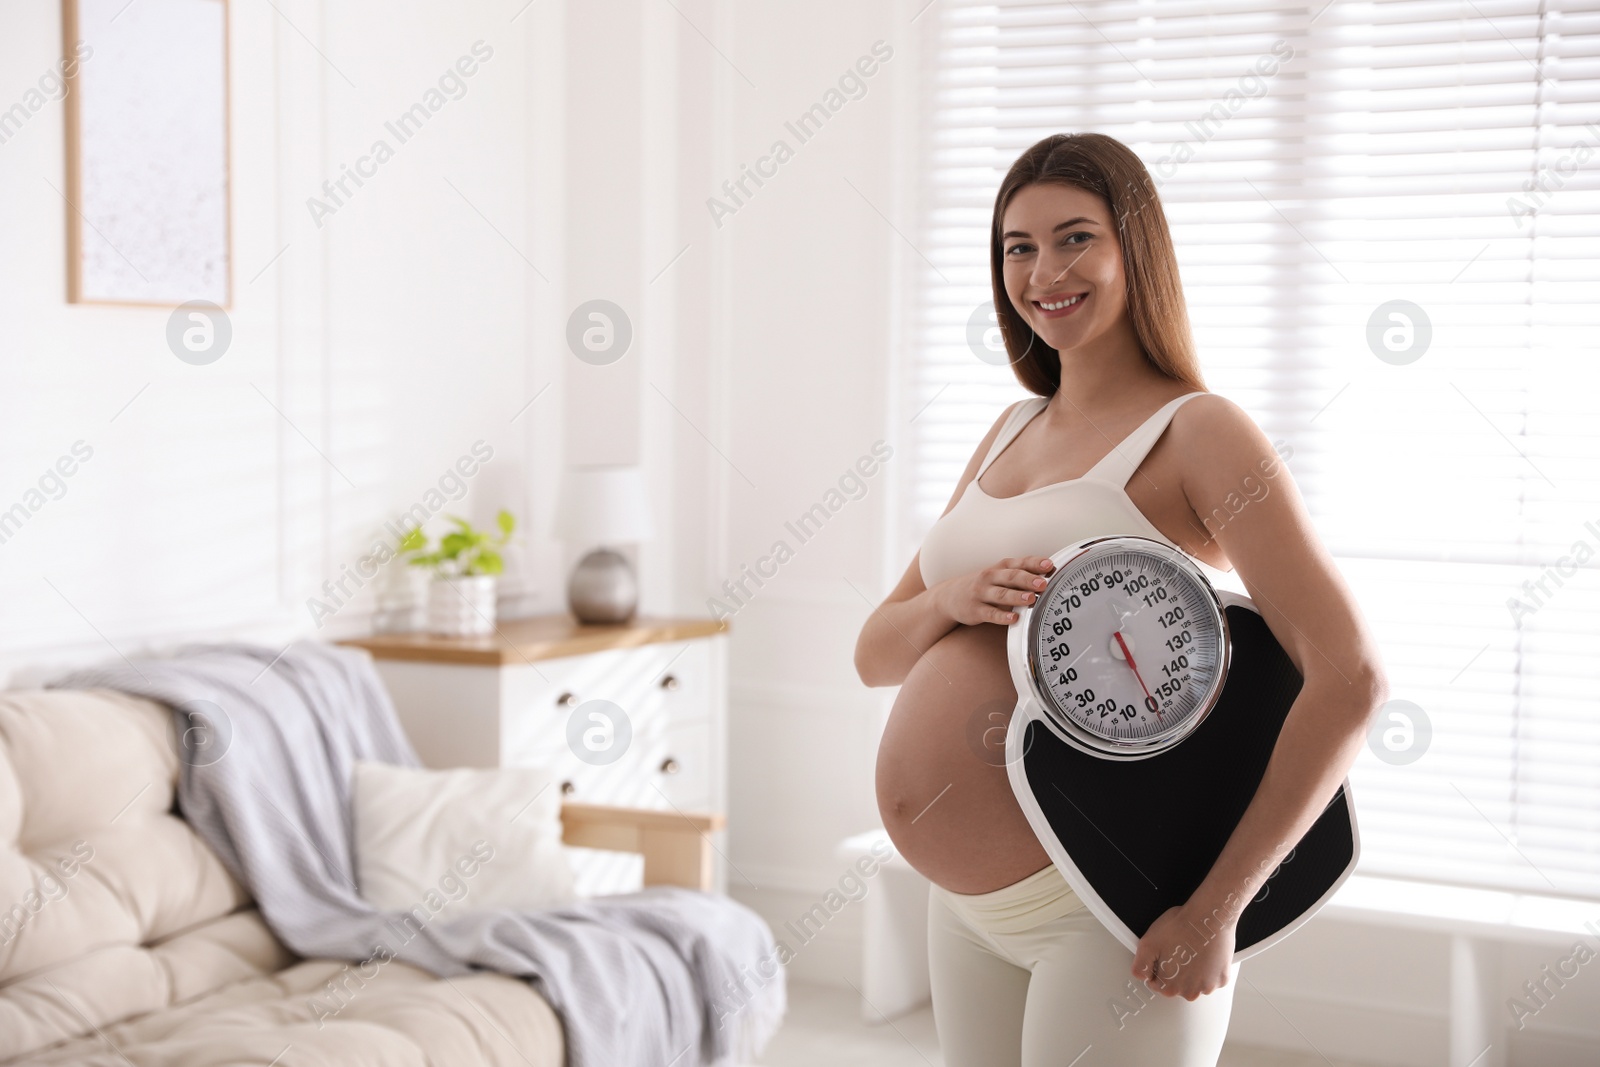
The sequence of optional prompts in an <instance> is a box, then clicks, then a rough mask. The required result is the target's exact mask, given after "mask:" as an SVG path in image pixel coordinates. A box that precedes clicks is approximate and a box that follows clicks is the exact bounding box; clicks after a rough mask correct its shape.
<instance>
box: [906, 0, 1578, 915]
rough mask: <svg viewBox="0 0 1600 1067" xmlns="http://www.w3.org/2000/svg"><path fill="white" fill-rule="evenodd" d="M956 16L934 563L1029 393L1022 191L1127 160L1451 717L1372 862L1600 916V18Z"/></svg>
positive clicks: (1369, 775) (1210, 312)
mask: <svg viewBox="0 0 1600 1067" xmlns="http://www.w3.org/2000/svg"><path fill="white" fill-rule="evenodd" d="M924 19H925V21H924V22H922V23H921V25H922V26H923V30H924V32H925V33H926V34H927V41H926V45H927V50H926V52H925V54H926V55H927V56H928V57H929V62H927V63H926V64H925V65H924V71H923V75H922V77H923V79H924V84H923V86H922V90H921V98H920V99H921V101H922V115H921V119H922V128H921V132H920V140H919V148H918V151H919V153H920V154H919V161H920V171H919V175H920V176H919V178H918V185H917V188H916V190H915V191H914V192H915V196H916V216H917V219H918V226H919V229H918V232H917V233H916V234H913V235H911V236H912V237H913V239H914V240H915V243H916V246H917V248H918V249H919V251H920V253H921V257H923V258H918V257H913V259H912V263H913V265H914V267H915V269H916V271H917V272H918V273H917V282H916V299H917V304H916V306H915V307H914V309H913V312H912V314H913V316H914V321H913V322H912V324H911V330H910V336H911V338H912V339H913V345H912V347H913V356H912V359H911V361H910V364H909V374H910V380H909V381H908V382H907V389H908V391H909V393H910V395H911V397H912V401H911V404H910V408H911V410H913V411H918V412H919V414H917V416H916V418H915V420H914V421H913V423H912V427H913V437H912V448H913V452H914V473H913V483H914V485H913V493H912V499H911V500H910V502H909V508H910V514H909V516H908V520H909V521H908V522H907V523H906V524H905V525H906V526H907V527H908V533H909V534H910V535H911V537H912V540H911V542H910V543H908V544H906V545H903V546H902V549H903V552H904V556H903V558H909V556H910V554H911V552H912V551H914V550H915V547H916V544H917V543H919V542H920V540H921V536H922V534H923V533H924V532H926V530H927V528H928V526H929V525H930V524H931V523H932V522H933V521H934V519H935V518H937V516H938V515H939V513H940V512H941V511H942V510H943V508H944V506H945V504H946V502H947V501H948V499H949V495H950V492H951V491H952V489H953V488H954V486H955V482H956V479H957V477H958V476H959V474H960V472H961V470H962V468H963V466H964V465H965V463H966V461H967V459H968V457H969V456H970V455H971V453H972V449H973V447H974V446H975V445H976V443H977V441H978V439H979V438H980V437H981V436H982V435H983V433H984V432H985V430H987V428H988V427H989V425H990V424H991V423H992V421H993V419H994V418H995V417H996V416H997V415H998V414H999V412H1000V410H1001V408H1002V407H1003V406H1004V405H1005V404H1007V403H1009V402H1010V401H1012V400H1015V399H1017V398H1019V397H1020V396H1022V395H1023V391H1022V389H1021V387H1020V386H1019V385H1018V384H1017V383H1016V380H1015V378H1014V377H1013V376H1012V374H1011V372H1010V370H1009V368H1008V367H1006V366H1005V357H1004V354H1003V352H1002V353H1001V354H1000V355H998V356H996V355H993V354H992V350H988V351H986V349H985V345H984V329H985V326H986V324H987V321H988V320H987V316H988V315H989V314H992V312H991V311H990V309H989V306H988V305H989V283H988V259H987V255H988V223H989V214H990V210H991V207H992V204H993V197H994V191H995V189H996V188H997V187H998V185H999V182H1000V179H1001V177H1002V176H1003V175H1004V172H1005V170H1006V168H1007V167H1009V165H1010V164H1011V162H1012V161H1013V160H1014V159H1015V158H1016V156H1017V155H1018V154H1019V153H1020V152H1021V150H1022V149H1023V148H1025V147H1026V146H1028V145H1029V144H1031V143H1033V142H1034V141H1035V140H1037V139H1038V138H1040V137H1043V136H1045V135H1047V134H1050V133H1055V132H1061V131H1088V130H1095V131H1100V132H1103V133H1107V134H1110V135H1112V136H1114V137H1117V138H1118V139H1120V140H1122V141H1123V142H1124V143H1126V144H1128V145H1129V146H1130V147H1131V148H1132V149H1133V150H1134V151H1135V152H1137V153H1138V154H1139V156H1140V157H1141V158H1142V159H1143V160H1144V161H1145V164H1146V166H1147V167H1149V168H1150V170H1151V172H1152V174H1153V175H1154V176H1155V178H1156V180H1157V182H1158V183H1159V185H1160V190H1161V196H1162V200H1163V203H1164V206H1165V208H1166V211H1167V215H1168V219H1169V221H1170V223H1171V226H1172V231H1173V239H1174V241H1175V243H1176V245H1177V249H1178V255H1179V259H1180V263H1181V267H1182V271H1183V278H1184V282H1185V290H1186V293H1187V297H1188V301H1189V311H1190V315H1191V318H1192V320H1193V322H1194V326H1195V334H1196V341H1197V343H1198V347H1199V350H1200V354H1201V361H1202V366H1203V368H1204V371H1205V374H1206V379H1207V384H1208V385H1209V386H1210V387H1211V388H1212V389H1214V390H1216V391H1217V392H1220V393H1223V394H1225V395H1227V396H1229V397H1230V398H1231V399H1233V400H1234V401H1236V402H1237V403H1239V404H1240V405H1241V406H1243V407H1244V408H1245V409H1246V410H1248V411H1249V412H1250V413H1251V414H1252V415H1253V416H1254V417H1255V419H1256V421H1257V422H1258V423H1259V424H1260V425H1261V427H1262V429H1263V430H1264V431H1265V432H1266V433H1267V436H1268V437H1269V438H1271V439H1273V440H1274V441H1282V442H1285V443H1287V444H1288V445H1289V446H1290V447H1292V449H1293V452H1292V456H1291V458H1290V460H1289V468H1290V470H1291V471H1292V472H1293V475H1294V478H1295V481H1296V483H1297V485H1298V486H1299V487H1300V489H1301V491H1302V493H1303V494H1304V495H1305V497H1306V500H1307V503H1308V505H1309V507H1310V509H1311V512H1312V515H1313V517H1314V519H1315V521H1316V524H1317V527H1318V529H1319V530H1320V532H1321V534H1322V536H1323V538H1324V539H1325V540H1326V542H1327V543H1328V545H1329V547H1330V549H1331V550H1332V551H1333V553H1334V554H1335V556H1336V557H1337V558H1338V560H1339V566H1340V569H1341V571H1342V572H1343V573H1344V575H1345V577H1346V578H1347V579H1348V580H1349V582H1350V583H1351V585H1352V586H1353V587H1354V589H1355V591H1356V594H1357V596H1358V597H1359V599H1360V602H1361V605H1362V608H1363V610H1364V611H1365V613H1366V614H1367V616H1368V619H1369V620H1370V622H1371V624H1372V626H1373V628H1374V630H1375V632H1376V633H1377V635H1378V638H1379V640H1380V642H1381V644H1382V647H1383V650H1384V655H1385V665H1386V667H1387V669H1388V672H1389V676H1390V681H1391V685H1392V690H1393V692H1392V694H1391V695H1392V696H1393V697H1394V698H1395V699H1397V700H1406V701H1410V702H1411V703H1412V704H1414V705H1416V706H1417V707H1418V708H1420V709H1421V710H1420V714H1412V715H1411V716H1410V718H1411V720H1412V729H1414V731H1415V733H1414V736H1413V739H1412V744H1411V747H1410V748H1409V750H1407V751H1404V752H1400V753H1390V754H1389V759H1388V760H1385V759H1380V758H1379V757H1378V756H1377V755H1376V754H1375V752H1373V751H1364V752H1363V753H1362V754H1361V757H1360V759H1359V761H1358V762H1357V765H1356V767H1355V769H1354V770H1353V771H1352V775H1351V777H1352V784H1353V787H1354V792H1355V797H1356V804H1357V810H1358V813H1359V816H1360V819H1361V833H1362V847H1363V857H1362V870H1363V871H1364V872H1366V873H1371V874H1387V875H1394V876H1405V877H1420V878H1426V879H1431V880H1436V881H1443V882H1455V883H1460V884H1467V885H1489V886H1496V887H1501V888H1514V889H1524V890H1528V891H1532V892H1544V893H1560V894H1566V895H1572V896H1579V897H1587V898H1595V899H1600V306H1597V299H1600V2H1597V0H1585V2H1577V0H1570V2H1562V0H1547V2H1545V3H1537V2H1531V0H1517V2H1504V3H1496V2H1492V0H1473V2H1470V3H1468V2H1461V3H1456V2H1443V0H1428V2H1421V0H1396V2H1390V3H1362V2H1358V0H1338V2H1335V3H1332V4H1329V3H1327V2H1326V0H1315V2H1314V3H1308V4H1304V5H1295V4H1287V5H1284V6H1282V7H1273V8H1271V9H1268V8H1267V7H1266V6H1265V5H1260V4H1254V3H1189V2H1184V0H1161V2H1160V3H1159V4H1158V3H1156V2H1155V0H1106V2H1093V0H1079V2H1077V3H1071V4H1051V3H1045V4H1040V3H1027V4H1025V3H1012V2H1000V3H995V2H990V3H983V4H978V3H962V2H961V0H945V2H943V3H941V4H939V5H937V6H935V7H933V8H931V9H929V11H928V14H927V15H926V16H924ZM1395 707H1396V708H1398V706H1395ZM1389 725H1390V726H1391V727H1393V728H1394V729H1395V730H1396V731H1397V733H1396V734H1395V740H1396V742H1397V743H1399V744H1402V745H1403V740H1404V734H1405V732H1406V729H1407V728H1406V726H1405V723H1404V722H1402V721H1401V720H1399V719H1391V720H1390V721H1389ZM1386 751H1387V750H1386ZM1406 757H1415V758H1414V759H1412V760H1411V761H1410V762H1400V760H1402V759H1404V758H1406Z"/></svg>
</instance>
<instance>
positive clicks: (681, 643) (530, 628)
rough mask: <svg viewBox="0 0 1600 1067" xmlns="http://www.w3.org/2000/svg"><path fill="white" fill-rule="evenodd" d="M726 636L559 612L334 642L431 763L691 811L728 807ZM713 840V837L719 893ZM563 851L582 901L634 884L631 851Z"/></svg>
mask: <svg viewBox="0 0 1600 1067" xmlns="http://www.w3.org/2000/svg"><path fill="white" fill-rule="evenodd" d="M727 641H728V638H727V627H726V624H718V623H716V622H713V621H710V620H699V619H651V618H641V619H636V620H635V621H634V622H631V623H628V624H626V625H622V626H585V625H579V624H578V623H576V622H575V621H574V620H573V619H571V618H570V617H569V616H565V615H561V616H540V617H538V618H533V619H513V620H505V621H502V622H501V623H500V626H499V630H498V632H497V633H496V634H495V635H493V636H491V637H487V638H482V639H478V638H472V639H456V638H435V637H431V636H428V635H425V634H394V635H382V636H375V637H370V638H363V639H359V640H355V641H349V642H345V643H346V644H351V645H355V646H358V647H361V648H365V649H367V650H368V651H369V652H371V653H372V655H373V658H374V660H375V662H376V665H377V668H378V673H379V674H380V675H381V676H382V678H383V681H384V684H385V685H386V686H387V688H388V690H389V694H390V697H391V698H392V699H393V701H394V705H395V710H396V711H397V712H398V713H399V715H400V721H401V723H402V725H403V726H404V728H405V731H406V734H407V736H409V737H410V739H411V743H412V745H413V746H414V747H415V748H416V750H417V754H418V756H419V757H421V759H422V762H423V763H424V764H426V765H427V766H429V767H506V766H532V765H540V766H546V767H552V768H554V769H555V771H556V774H557V780H558V781H559V782H560V788H561V790H562V792H563V793H564V794H565V796H566V799H568V800H570V801H574V802H578V801H582V802H587V803H593V804H616V805H623V806H627V807H640V808H656V809H661V810H663V811H665V812H672V811H675V810H676V811H680V812H685V813H688V812H723V811H725V810H726V800H727V727H726V723H727ZM601 702H605V703H601ZM614 709H620V714H618V712H617V711H616V710H614ZM624 735H627V736H626V738H625V740H624ZM724 834H725V831H716V832H715V833H714V834H713V840H712V845H713V847H714V849H715V853H716V855H715V859H714V861H713V864H714V876H713V884H714V887H715V888H716V889H717V890H718V891H720V892H725V891H726V889H727V871H726V866H727V864H726V861H725V860H724V859H723V854H724V853H725V852H726V848H725V846H724V844H723V842H722V841H721V840H719V838H721V837H722V836H724ZM569 855H570V857H571V860H572V864H573V869H574V872H575V874H576V878H577V885H578V891H579V892H580V893H581V894H583V895H585V896H592V895H598V894H602V893H618V892H626V891H629V890H632V889H637V888H639V887H640V885H641V884H642V881H643V861H642V859H641V858H640V857H639V856H637V855H629V854H623V853H615V852H603V851H600V850H593V849H580V848H569Z"/></svg>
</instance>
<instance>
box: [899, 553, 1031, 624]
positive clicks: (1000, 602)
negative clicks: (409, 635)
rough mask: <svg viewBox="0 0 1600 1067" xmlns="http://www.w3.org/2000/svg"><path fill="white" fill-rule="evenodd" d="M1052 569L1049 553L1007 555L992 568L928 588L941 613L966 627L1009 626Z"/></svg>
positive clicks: (947, 580) (1029, 601) (950, 579)
mask: <svg viewBox="0 0 1600 1067" xmlns="http://www.w3.org/2000/svg"><path fill="white" fill-rule="evenodd" d="M1054 570H1055V564H1053V563H1051V562H1050V557H1049V556H1021V557H1007V558H1006V559H1003V560H1001V561H1000V562H999V563H996V564H995V565H994V566H992V567H985V568H984V569H983V570H981V571H974V572H973V573H971V574H962V575H957V576H956V577H954V578H946V579H945V580H944V581H942V582H938V583H936V584H935V585H934V587H933V589H931V590H930V592H931V593H933V599H934V604H935V605H936V606H937V607H938V609H939V610H940V612H942V613H943V614H944V615H946V616H948V617H949V618H951V619H954V620H955V621H956V622H958V623H961V624H963V625H966V626H976V625H978V624H979V623H984V622H992V623H995V624H996V625H999V626H1009V625H1010V624H1011V623H1014V622H1016V621H1017V619H1018V618H1019V617H1020V615H1019V613H1018V612H1017V611H1016V607H1017V606H1018V605H1023V606H1026V605H1028V604H1032V603H1033V602H1034V600H1035V599H1037V597H1038V595H1039V591H1040V590H1041V589H1043V588H1044V586H1045V582H1046V580H1048V578H1049V577H1050V574H1051V573H1052V572H1053V571H1054Z"/></svg>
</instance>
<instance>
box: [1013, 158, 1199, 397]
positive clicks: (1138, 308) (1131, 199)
mask: <svg viewBox="0 0 1600 1067" xmlns="http://www.w3.org/2000/svg"><path fill="white" fill-rule="evenodd" d="M1040 182H1049V183H1055V184H1058V185H1071V186H1075V187H1077V188H1079V189H1084V190H1087V191H1088V192H1091V193H1094V194H1095V195H1096V196H1098V197H1100V199H1101V200H1103V201H1105V203H1106V206H1107V208H1108V209H1109V210H1110V212H1111V216H1112V218H1113V219H1115V220H1116V225H1117V239H1118V241H1119V242H1120V243H1121V245H1122V272H1123V274H1124V275H1125V276H1126V278H1127V282H1128V292H1127V300H1128V317H1129V318H1130V319H1131V320H1132V322H1133V330H1134V335H1135V336H1136V337H1137V338H1138V341H1139V347H1140V348H1142V349H1143V350H1144V354H1145V358H1147V359H1148V360H1149V361H1150V362H1151V364H1152V365H1154V366H1155V368H1156V369H1157V370H1159V371H1160V372H1161V373H1163V374H1165V375H1166V376H1167V377H1169V378H1175V379H1177V380H1178V381H1180V382H1183V383H1184V384H1186V385H1188V386H1190V387H1191V388H1193V389H1196V390H1200V391H1205V389H1206V386H1205V381H1204V380H1203V379H1202V377H1201V375H1200V361H1199V359H1198V357H1197V356H1196V355H1195V350H1194V335H1193V334H1192V333H1191V332H1190V330H1189V311H1188V308H1187V306H1186V305H1185V304H1184V300H1183V283H1182V282H1181V281H1180V279H1179V277H1178V258H1177V256H1176V255H1175V254H1174V253H1173V251H1172V234H1171V233H1170V232H1168V230H1167V216H1166V213H1165V212H1163V211H1162V210H1161V199H1160V198H1159V197H1158V196H1157V195H1156V187H1155V182H1153V181H1152V180H1151V179H1150V172H1149V171H1147V170H1145V166H1144V163H1143V162H1141V161H1140V159H1139V157H1138V156H1136V155H1134V154H1133V151H1132V150H1131V149H1129V148H1128V146H1127V145H1125V144H1123V143H1122V142H1121V141H1118V140H1116V139H1115V138H1113V137H1107V136H1106V135H1105V134H1103V133H1058V134H1053V135H1051V136H1049V137H1046V138H1045V139H1044V140H1042V141H1040V142H1039V143H1038V144H1035V145H1034V146H1033V147H1031V148H1029V149H1028V150H1027V151H1026V152H1024V153H1022V155H1021V156H1019V157H1017V161H1016V162H1015V163H1013V164H1011V169H1010V170H1009V171H1007V172H1006V177H1005V181H1003V182H1001V183H1000V191H999V192H998V193H996V194H995V198H994V223H993V225H992V226H991V227H990V229H989V274H990V278H991V280H992V282H993V287H994V310H995V317H996V318H997V319H998V320H999V323H1000V335H1001V336H1002V337H1003V338H1004V339H1005V343H1006V353H1007V354H1008V355H1009V356H1010V359H1011V370H1012V373H1014V374H1015V375H1016V376H1017V380H1018V381H1020V382H1021V383H1022V385H1023V387H1024V388H1025V389H1028V390H1029V391H1030V392H1033V393H1036V394H1037V395H1039V396H1052V395H1054V394H1055V391H1056V390H1057V389H1058V388H1059V387H1060V385H1061V356H1060V353H1058V352H1057V351H1056V350H1055V349H1053V348H1051V347H1050V346H1049V345H1047V344H1045V343H1044V340H1043V339H1042V338H1040V337H1039V335H1038V334H1036V333H1034V332H1033V328H1032V327H1031V326H1029V325H1028V322H1027V320H1026V319H1024V318H1023V317H1022V314H1021V313H1020V312H1019V311H1017V309H1016V308H1014V307H1013V306H1012V305H1011V298H1010V297H1009V296H1007V295H1006V285H1005V278H1004V274H1003V271H1004V264H1003V257H1004V248H1003V246H1004V244H1005V242H1004V241H1002V240H1001V238H1000V227H1001V219H1002V217H1003V216H1004V215H1005V212H1006V207H1007V206H1008V205H1009V204H1010V203H1011V198H1012V197H1013V196H1015V195H1016V194H1017V191H1018V190H1020V189H1021V188H1022V187H1023V186H1026V185H1033V184H1035V183H1040Z"/></svg>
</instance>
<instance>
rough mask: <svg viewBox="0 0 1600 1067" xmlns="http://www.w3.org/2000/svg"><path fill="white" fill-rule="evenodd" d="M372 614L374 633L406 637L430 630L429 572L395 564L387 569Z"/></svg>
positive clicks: (379, 586) (378, 589)
mask: <svg viewBox="0 0 1600 1067" xmlns="http://www.w3.org/2000/svg"><path fill="white" fill-rule="evenodd" d="M384 572H385V573H384V577H383V579H382V580H381V583H380V584H379V585H378V588H377V593H376V603H375V606H374V607H373V612H372V632H373V633H379V634H405V633H415V632H417V631H418V630H425V629H427V626H428V585H429V583H430V582H431V581H432V579H431V578H430V576H429V575H428V572H426V571H424V570H422V569H420V568H418V567H408V566H406V565H405V564H403V563H399V562H395V563H392V564H390V565H388V566H386V567H385V568H384Z"/></svg>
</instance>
